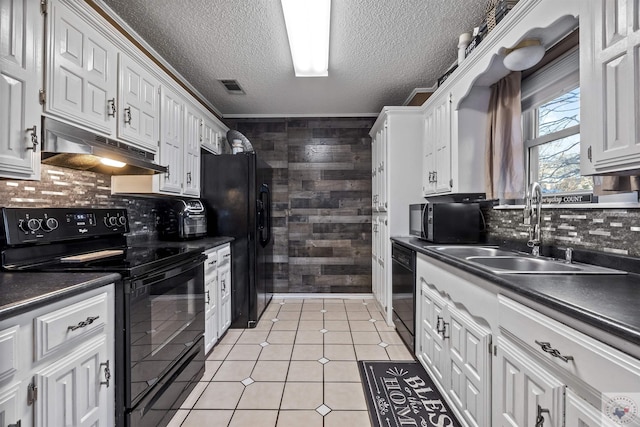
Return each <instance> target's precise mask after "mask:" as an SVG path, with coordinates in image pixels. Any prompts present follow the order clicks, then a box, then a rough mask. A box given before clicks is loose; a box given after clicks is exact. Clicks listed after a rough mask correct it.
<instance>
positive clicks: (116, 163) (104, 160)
mask: <svg viewBox="0 0 640 427" xmlns="http://www.w3.org/2000/svg"><path fill="white" fill-rule="evenodd" d="M100 163H102V164H103V165H107V166H113V167H114V168H123V167H125V166H126V165H127V164H126V163H123V162H119V161H117V160H113V159H109V158H106V157H101V158H100Z"/></svg>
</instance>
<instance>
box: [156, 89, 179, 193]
mask: <svg viewBox="0 0 640 427" xmlns="http://www.w3.org/2000/svg"><path fill="white" fill-rule="evenodd" d="M160 92H161V104H160V117H161V126H162V127H161V130H160V162H159V163H160V164H161V165H164V166H166V167H167V173H165V174H164V176H160V177H159V178H160V185H159V188H160V191H161V192H166V193H173V194H180V193H181V192H182V163H183V160H182V141H183V127H184V101H183V100H182V98H181V97H180V96H178V95H177V94H176V93H175V92H173V91H172V90H171V89H169V88H167V87H166V86H162V88H161V90H160Z"/></svg>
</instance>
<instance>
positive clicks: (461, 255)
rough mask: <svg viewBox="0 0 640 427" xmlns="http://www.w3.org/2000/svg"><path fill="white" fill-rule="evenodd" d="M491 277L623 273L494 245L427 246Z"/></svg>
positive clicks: (622, 272)
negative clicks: (504, 275) (467, 263)
mask: <svg viewBox="0 0 640 427" xmlns="http://www.w3.org/2000/svg"><path fill="white" fill-rule="evenodd" d="M428 248H429V249H432V250H435V251H438V252H440V253H442V254H446V255H449V256H452V257H455V258H458V259H461V260H463V261H466V262H469V263H471V264H473V265H475V266H476V267H479V268H482V269H485V270H487V271H490V272H492V273H494V274H627V273H626V272H625V271H620V270H613V269H610V268H605V267H599V266H596V265H591V264H582V263H578V262H574V263H570V264H569V263H566V262H564V261H560V260H557V259H552V258H544V257H533V256H531V255H529V254H525V253H521V252H514V251H510V250H507V249H500V248H498V247H495V246H428Z"/></svg>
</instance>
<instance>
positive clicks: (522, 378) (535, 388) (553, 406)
mask: <svg viewBox="0 0 640 427" xmlns="http://www.w3.org/2000/svg"><path fill="white" fill-rule="evenodd" d="M495 363H496V364H495V369H494V374H495V375H496V383H495V384H497V386H498V387H499V388H500V389H499V390H497V398H496V399H494V404H493V407H494V410H495V413H494V423H493V425H495V426H504V427H506V426H510V427H514V426H519V427H529V426H535V425H536V420H538V417H539V416H542V417H543V419H544V424H542V425H544V427H562V426H563V419H564V418H563V416H564V400H563V399H564V388H565V386H564V385H563V384H562V382H560V381H559V380H558V379H557V378H556V377H555V376H553V375H552V374H551V373H549V372H548V371H547V370H545V369H544V368H543V367H542V366H541V365H540V364H539V363H538V362H537V361H535V360H534V359H532V358H531V357H530V356H528V355H526V354H525V353H524V352H523V351H521V350H520V349H518V348H517V347H516V346H515V345H514V344H513V343H511V342H510V341H509V340H507V339H505V338H504V337H502V336H499V337H498V349H497V358H496V362H495ZM545 411H548V412H545Z"/></svg>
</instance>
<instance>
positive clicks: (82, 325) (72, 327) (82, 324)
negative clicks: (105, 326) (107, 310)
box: [67, 316, 100, 331]
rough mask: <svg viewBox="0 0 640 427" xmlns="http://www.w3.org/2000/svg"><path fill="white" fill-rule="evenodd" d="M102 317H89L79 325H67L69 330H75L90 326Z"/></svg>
mask: <svg viewBox="0 0 640 427" xmlns="http://www.w3.org/2000/svg"><path fill="white" fill-rule="evenodd" d="M99 318H100V316H94V317H91V316H89V317H87V320H83V321H82V322H80V323H78V324H77V325H74V326H68V327H67V331H75V330H76V329H80V328H84V327H86V326H89V325H90V324H92V323H93V322H95V321H96V320H98V319H99Z"/></svg>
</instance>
